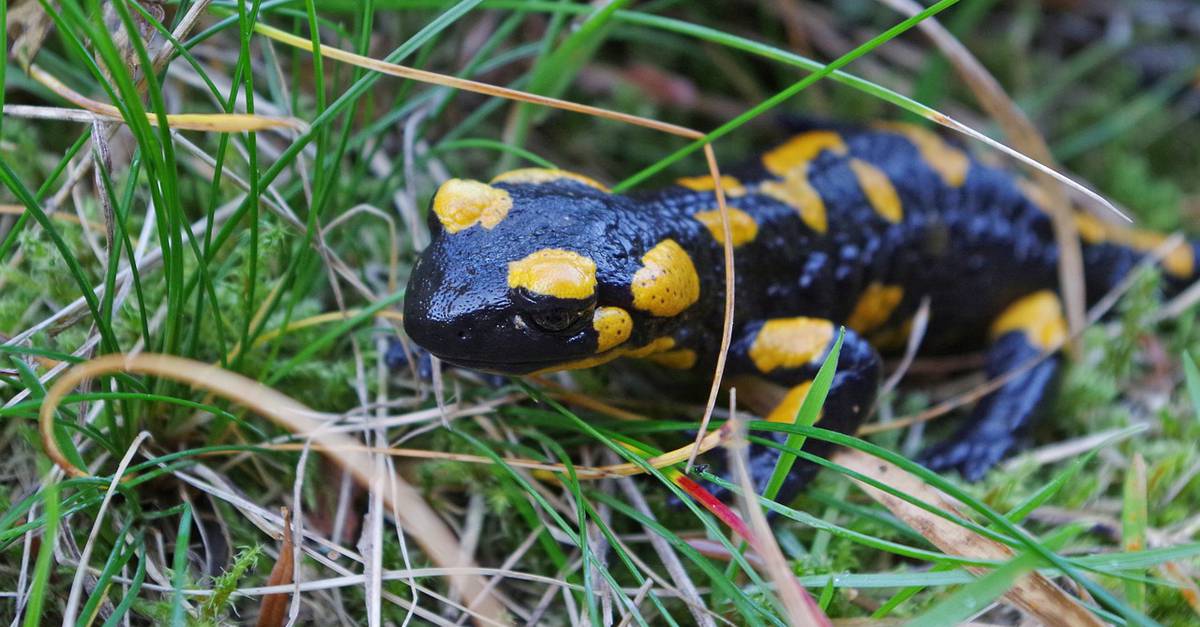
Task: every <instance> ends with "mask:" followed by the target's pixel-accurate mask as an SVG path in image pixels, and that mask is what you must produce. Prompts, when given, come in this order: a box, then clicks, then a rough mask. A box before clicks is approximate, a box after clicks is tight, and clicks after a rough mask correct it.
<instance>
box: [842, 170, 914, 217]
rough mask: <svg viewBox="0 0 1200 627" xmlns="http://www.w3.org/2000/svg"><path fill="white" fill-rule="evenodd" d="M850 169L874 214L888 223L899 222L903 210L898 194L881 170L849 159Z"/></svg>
mask: <svg viewBox="0 0 1200 627" xmlns="http://www.w3.org/2000/svg"><path fill="white" fill-rule="evenodd" d="M850 169H851V170H854V176H856V177H858V185H859V187H861V188H862V190H863V193H864V194H866V196H867V201H868V202H870V203H871V207H872V208H873V209H875V213H877V214H879V216H880V217H881V218H883V219H884V220H887V221H888V222H899V221H900V220H901V219H902V218H903V217H904V208H903V207H902V206H901V204H900V194H898V193H897V192H896V187H895V186H894V185H892V181H891V180H889V179H888V177H887V175H886V174H884V173H883V170H880V169H879V168H877V167H875V166H873V165H871V164H870V163H867V162H866V161H863V160H862V159H851V160H850Z"/></svg>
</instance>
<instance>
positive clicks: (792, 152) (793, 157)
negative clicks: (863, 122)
mask: <svg viewBox="0 0 1200 627" xmlns="http://www.w3.org/2000/svg"><path fill="white" fill-rule="evenodd" d="M825 150H831V151H833V152H835V153H837V154H839V155H844V154H846V143H845V142H843V141H842V136H841V135H838V134H837V133H835V132H833V131H810V132H808V133H803V134H800V135H797V136H795V137H793V138H791V139H790V140H788V142H787V143H785V144H783V145H782V146H780V147H778V148H776V149H774V150H772V151H770V152H768V153H767V154H765V155H763V157H762V162H763V167H765V168H767V171H769V172H771V173H772V174H775V175H776V176H783V175H784V174H787V172H788V171H789V170H791V169H793V168H797V167H805V166H807V164H808V162H809V161H812V160H813V159H816V158H817V155H819V154H821V152H822V151H825Z"/></svg>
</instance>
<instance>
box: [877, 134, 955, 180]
mask: <svg viewBox="0 0 1200 627" xmlns="http://www.w3.org/2000/svg"><path fill="white" fill-rule="evenodd" d="M879 127H880V128H883V129H885V130H889V131H892V132H894V133H898V134H900V135H903V136H905V137H906V138H908V141H910V142H912V143H913V145H914V146H916V147H917V151H918V152H920V153H921V158H922V159H924V160H925V163H927V164H929V167H931V168H933V169H934V171H936V172H937V173H938V176H941V177H942V180H943V181H945V183H946V185H949V186H950V187H962V185H963V183H965V182H966V180H967V170H969V169H970V168H971V159H970V158H968V157H967V154H966V153H965V152H963V151H962V150H960V149H958V148H956V147H954V146H952V145H951V144H950V143H949V142H947V141H946V140H944V139H942V138H941V137H940V136H939V135H938V134H937V133H934V132H933V131H931V130H929V129H927V128H922V127H920V126H913V125H912V124H897V123H895V122H884V123H882V124H879Z"/></svg>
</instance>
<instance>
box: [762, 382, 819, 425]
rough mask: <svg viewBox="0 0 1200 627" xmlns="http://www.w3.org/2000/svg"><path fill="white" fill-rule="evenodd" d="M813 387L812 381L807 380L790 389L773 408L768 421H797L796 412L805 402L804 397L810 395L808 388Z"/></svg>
mask: <svg viewBox="0 0 1200 627" xmlns="http://www.w3.org/2000/svg"><path fill="white" fill-rule="evenodd" d="M811 387H812V381H805V382H804V383H801V384H800V385H797V386H796V387H793V388H792V389H790V390H788V393H787V394H786V395H785V396H784V397H783V400H782V401H779V404H778V405H776V406H775V409H772V410H771V413H769V414H767V422H783V423H787V424H793V423H795V422H796V414H798V413H800V406H801V405H803V404H804V399H805V397H807V396H808V389H809V388H811ZM818 420H820V418H818Z"/></svg>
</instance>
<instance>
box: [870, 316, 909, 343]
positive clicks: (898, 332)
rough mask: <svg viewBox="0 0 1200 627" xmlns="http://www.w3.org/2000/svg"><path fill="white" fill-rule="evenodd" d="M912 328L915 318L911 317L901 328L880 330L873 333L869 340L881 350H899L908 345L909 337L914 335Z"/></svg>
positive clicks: (893, 327) (894, 327)
mask: <svg viewBox="0 0 1200 627" xmlns="http://www.w3.org/2000/svg"><path fill="white" fill-rule="evenodd" d="M912 328H913V318H912V317H911V316H910V317H909V318H908V319H907V320H905V321H904V322H903V323H901V324H900V326H892V327H889V328H886V329H880V330H879V331H876V332H875V333H872V334H871V335H870V337H868V338H867V339H868V340H869V341H870V342H871V344H872V345H873V346H875V347H876V348H878V349H879V350H882V351H891V350H899V349H901V348H904V347H905V346H906V345H907V344H908V337H909V336H910V335H912Z"/></svg>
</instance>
